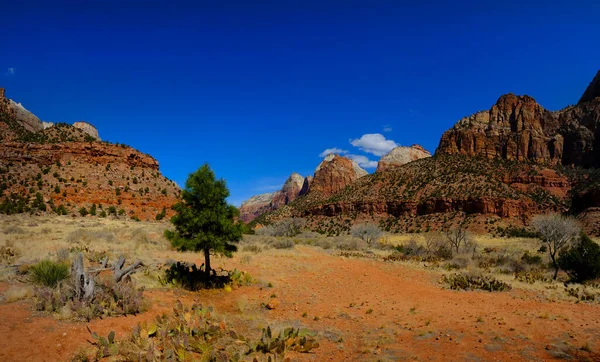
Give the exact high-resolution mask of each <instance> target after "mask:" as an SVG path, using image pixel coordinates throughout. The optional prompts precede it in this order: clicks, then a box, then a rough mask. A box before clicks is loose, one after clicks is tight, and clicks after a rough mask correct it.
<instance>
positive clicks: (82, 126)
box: [73, 121, 100, 140]
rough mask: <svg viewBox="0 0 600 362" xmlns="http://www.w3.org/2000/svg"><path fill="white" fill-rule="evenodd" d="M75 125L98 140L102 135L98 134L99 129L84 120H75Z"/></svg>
mask: <svg viewBox="0 0 600 362" xmlns="http://www.w3.org/2000/svg"><path fill="white" fill-rule="evenodd" d="M73 127H75V128H79V129H80V130H82V131H83V132H85V133H87V134H88V135H90V136H92V137H94V138H95V139H97V140H100V136H99V135H98V130H97V129H96V127H94V126H92V125H91V124H89V123H87V122H83V121H80V122H75V123H73Z"/></svg>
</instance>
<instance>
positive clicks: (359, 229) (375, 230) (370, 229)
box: [350, 222, 383, 244]
mask: <svg viewBox="0 0 600 362" xmlns="http://www.w3.org/2000/svg"><path fill="white" fill-rule="evenodd" d="M350 233H351V234H352V236H354V237H356V238H361V239H362V240H363V241H366V242H367V244H371V242H372V241H373V240H376V239H379V238H380V237H381V235H382V234H383V233H382V231H381V229H380V228H379V226H377V225H375V224H371V223H366V222H365V223H360V224H356V225H353V226H352V228H351V229H350Z"/></svg>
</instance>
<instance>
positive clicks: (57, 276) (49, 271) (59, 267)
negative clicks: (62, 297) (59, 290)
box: [29, 259, 69, 288]
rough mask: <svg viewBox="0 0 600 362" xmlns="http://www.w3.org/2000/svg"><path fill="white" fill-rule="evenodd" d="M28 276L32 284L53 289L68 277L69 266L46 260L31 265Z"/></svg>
mask: <svg viewBox="0 0 600 362" xmlns="http://www.w3.org/2000/svg"><path fill="white" fill-rule="evenodd" d="M29 274H30V276H31V281H32V282H33V283H36V284H41V285H44V286H47V287H51V288H54V287H56V286H57V285H58V283H60V282H61V281H63V280H65V279H67V278H68V277H69V265H68V264H65V263H55V262H53V261H51V260H48V259H46V260H42V261H40V262H39V263H37V264H35V265H32V266H31V267H30V268H29Z"/></svg>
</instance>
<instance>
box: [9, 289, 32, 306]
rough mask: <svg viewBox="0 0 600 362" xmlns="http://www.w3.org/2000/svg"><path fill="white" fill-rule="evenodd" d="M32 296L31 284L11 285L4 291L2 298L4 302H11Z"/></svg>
mask: <svg viewBox="0 0 600 362" xmlns="http://www.w3.org/2000/svg"><path fill="white" fill-rule="evenodd" d="M32 296H33V288H32V287H31V286H11V287H10V288H9V289H8V290H6V291H5V292H4V295H3V300H4V302H5V303H12V302H16V301H18V300H21V299H25V298H29V297H32Z"/></svg>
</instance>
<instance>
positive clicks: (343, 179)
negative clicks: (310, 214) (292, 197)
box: [309, 154, 368, 196]
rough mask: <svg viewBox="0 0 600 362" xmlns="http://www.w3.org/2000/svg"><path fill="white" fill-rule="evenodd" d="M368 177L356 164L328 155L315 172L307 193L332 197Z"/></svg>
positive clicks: (344, 158) (347, 159) (343, 158)
mask: <svg viewBox="0 0 600 362" xmlns="http://www.w3.org/2000/svg"><path fill="white" fill-rule="evenodd" d="M365 175H368V172H367V171H365V170H363V169H362V168H361V167H360V166H359V165H358V164H357V163H356V162H354V161H352V160H351V159H349V158H346V157H342V156H339V155H333V154H331V155H328V156H327V157H325V159H324V160H323V161H322V162H321V163H320V164H319V166H318V167H317V169H316V171H315V176H314V178H313V181H312V184H311V185H310V189H309V192H319V193H321V194H322V195H324V196H328V195H333V194H334V193H336V192H338V191H340V190H342V189H343V188H345V187H346V186H348V185H350V184H352V183H353V182H354V181H356V180H358V179H359V178H361V177H362V176H365Z"/></svg>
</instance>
